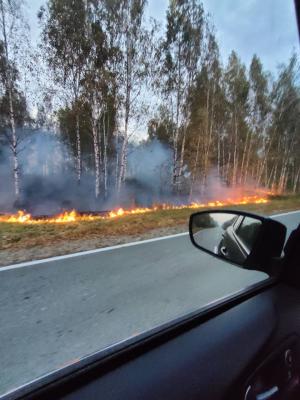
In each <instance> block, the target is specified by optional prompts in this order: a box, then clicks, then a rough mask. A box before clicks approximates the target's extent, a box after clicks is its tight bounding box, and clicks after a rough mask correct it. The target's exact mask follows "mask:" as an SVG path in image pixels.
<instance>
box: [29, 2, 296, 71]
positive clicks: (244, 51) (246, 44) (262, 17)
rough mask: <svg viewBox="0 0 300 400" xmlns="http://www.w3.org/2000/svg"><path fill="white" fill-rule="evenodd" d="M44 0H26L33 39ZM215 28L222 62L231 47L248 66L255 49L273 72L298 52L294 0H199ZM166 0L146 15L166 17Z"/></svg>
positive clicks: (150, 6)
mask: <svg viewBox="0 0 300 400" xmlns="http://www.w3.org/2000/svg"><path fill="white" fill-rule="evenodd" d="M44 3H45V1H43V0H27V14H28V17H29V20H30V26H31V30H32V37H33V40H36V39H37V37H38V34H39V31H38V23H37V17H36V14H37V11H38V9H39V8H40V6H41V5H42V4H44ZM202 3H203V6H204V10H205V11H206V12H208V13H209V14H210V15H211V19H212V21H213V22H214V25H215V28H216V35H217V38H218V43H219V46H220V52H221V57H222V60H223V63H226V61H227V58H228V55H229V54H230V52H231V50H233V49H234V50H235V51H237V53H238V54H239V55H240V57H241V59H242V61H243V62H245V63H246V65H247V66H249V64H250V62H251V58H252V56H253V54H254V53H256V54H257V55H258V56H259V57H260V58H261V59H262V62H263V65H264V66H265V68H266V69H267V70H269V71H271V72H273V73H276V69H277V67H278V65H279V64H280V63H282V62H286V61H287V60H288V59H289V57H290V55H291V53H292V51H293V50H295V51H296V52H299V36H298V31H297V24H296V16H295V10H294V2H293V0H202ZM167 6H168V0H148V9H147V15H148V16H151V17H154V18H156V19H158V20H159V21H160V22H161V23H162V24H163V21H164V20H165V15H166V10H167Z"/></svg>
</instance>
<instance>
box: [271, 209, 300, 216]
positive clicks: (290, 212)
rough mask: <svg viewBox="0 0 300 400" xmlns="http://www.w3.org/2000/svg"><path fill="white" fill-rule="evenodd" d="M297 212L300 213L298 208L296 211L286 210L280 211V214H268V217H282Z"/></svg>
mask: <svg viewBox="0 0 300 400" xmlns="http://www.w3.org/2000/svg"><path fill="white" fill-rule="evenodd" d="M297 213H300V210H297V211H288V212H285V213H281V214H273V215H270V217H283V216H284V215H288V214H297Z"/></svg>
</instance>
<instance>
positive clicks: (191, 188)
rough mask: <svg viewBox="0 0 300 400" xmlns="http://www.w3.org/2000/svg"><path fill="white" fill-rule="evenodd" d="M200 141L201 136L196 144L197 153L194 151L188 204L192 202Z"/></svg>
mask: <svg viewBox="0 0 300 400" xmlns="http://www.w3.org/2000/svg"><path fill="white" fill-rule="evenodd" d="M200 141H201V136H200V135H199V137H198V142H197V151H196V158H195V164H194V169H193V174H192V179H191V187H190V196H189V197H190V202H191V201H192V198H193V190H194V182H195V176H196V170H197V164H198V159H199V149H200Z"/></svg>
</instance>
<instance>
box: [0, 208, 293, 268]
mask: <svg viewBox="0 0 300 400" xmlns="http://www.w3.org/2000/svg"><path fill="white" fill-rule="evenodd" d="M295 213H300V210H298V211H289V212H286V213H282V214H274V215H271V217H282V216H284V215H289V214H295ZM185 235H188V232H183V233H177V234H175V235H168V236H161V237H157V238H153V239H146V240H139V241H137V242H130V243H124V244H118V245H115V246H109V247H103V248H100V249H94V250H86V251H81V252H78V253H71V254H65V255H63V256H56V257H49V258H44V259H41V260H34V261H26V262H23V263H19V264H11V265H8V266H6V267H0V272H4V271H9V270H11V269H18V268H23V267H30V266H33V265H38V264H46V263H48V262H52V261H60V260H64V259H67V258H73V257H81V256H85V255H89V254H97V253H102V252H105V251H111V250H116V249H121V248H123V247H131V246H137V245H139V244H144V243H151V242H157V241H159V240H166V239H172V238H175V237H180V236H185Z"/></svg>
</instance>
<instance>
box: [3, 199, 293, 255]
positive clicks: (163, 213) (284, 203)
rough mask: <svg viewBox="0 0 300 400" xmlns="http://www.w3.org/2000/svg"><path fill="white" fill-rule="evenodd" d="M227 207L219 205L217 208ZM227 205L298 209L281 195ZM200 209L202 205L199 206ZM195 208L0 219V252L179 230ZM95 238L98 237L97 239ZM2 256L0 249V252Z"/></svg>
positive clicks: (260, 211)
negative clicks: (53, 219)
mask: <svg viewBox="0 0 300 400" xmlns="http://www.w3.org/2000/svg"><path fill="white" fill-rule="evenodd" d="M222 208H229V207H219V208H218V209H222ZM230 209H235V210H246V211H249V212H254V213H258V214H263V215H270V214H275V213H278V212H283V211H290V210H298V209H300V196H299V195H298V196H281V197H279V198H278V197H277V198H275V197H274V198H270V201H269V202H268V203H265V204H247V205H237V206H230ZM201 210H203V209H201ZM196 211H197V210H196V209H193V210H191V209H190V208H182V209H179V210H158V211H153V212H148V213H145V214H141V215H139V214H136V215H127V216H123V217H118V218H115V219H110V220H97V221H81V222H69V223H62V224H55V223H53V224H49V223H48V224H37V225H34V224H33V225H26V224H24V225H22V224H16V223H4V222H1V223H0V237H1V241H0V252H1V251H3V250H4V251H7V250H11V251H14V250H21V249H28V248H32V247H35V246H49V245H56V244H59V243H62V242H69V241H78V240H86V239H89V240H92V239H99V240H101V238H103V239H105V243H106V244H105V245H107V239H108V238H109V237H111V238H115V237H120V236H123V237H124V236H132V237H136V236H140V235H143V234H145V233H147V232H149V231H154V230H157V231H158V233H159V232H161V231H162V230H165V228H173V229H172V233H173V232H174V229H175V231H176V229H177V228H178V230H179V231H182V230H183V228H184V226H187V222H188V218H189V216H190V214H191V213H192V212H196ZM97 242H98V241H97ZM0 256H1V253H0Z"/></svg>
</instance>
